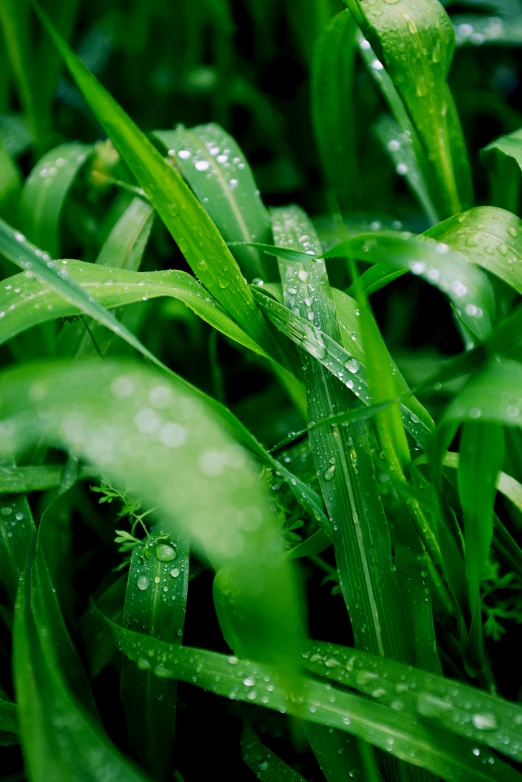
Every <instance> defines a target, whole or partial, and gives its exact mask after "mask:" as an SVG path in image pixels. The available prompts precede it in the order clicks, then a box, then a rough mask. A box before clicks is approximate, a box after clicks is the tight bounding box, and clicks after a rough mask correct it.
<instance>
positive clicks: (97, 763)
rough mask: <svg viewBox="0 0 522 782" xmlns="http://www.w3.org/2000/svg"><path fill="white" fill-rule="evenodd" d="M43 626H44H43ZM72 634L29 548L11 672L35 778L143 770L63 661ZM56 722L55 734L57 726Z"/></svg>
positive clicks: (133, 775)
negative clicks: (113, 737)
mask: <svg viewBox="0 0 522 782" xmlns="http://www.w3.org/2000/svg"><path fill="white" fill-rule="evenodd" d="M42 630H43V632H42ZM68 645H70V640H69V637H68V635H67V631H66V629H65V625H64V624H63V620H62V618H61V615H60V612H59V608H58V604H57V602H56V596H55V595H54V592H53V590H52V585H51V582H50V579H49V574H48V572H47V570H46V568H45V563H44V561H43V558H42V556H41V552H40V551H39V552H38V553H37V556H36V559H35V551H34V546H33V547H32V549H30V551H29V555H28V562H27V566H26V568H25V572H24V576H23V582H22V585H21V587H20V590H19V593H18V599H17V605H16V612H15V627H14V678H15V687H16V697H17V703H18V714H19V725H20V736H21V740H22V748H23V752H24V758H25V762H26V764H27V767H28V770H29V774H30V776H31V779H32V780H35V782H40V780H41V781H42V782H43V780H58V779H70V780H71V781H72V782H76V780H78V782H79V781H80V780H83V781H84V782H89V781H90V780H92V782H94V780H100V781H101V782H107V781H108V780H109V779H113V780H114V779H117V780H122V782H139V781H140V780H144V776H143V775H142V774H141V773H140V772H139V771H138V769H136V768H134V767H133V766H131V764H130V763H129V762H128V761H127V760H126V759H125V758H124V757H123V756H122V755H120V753H119V752H118V751H117V750H116V748H115V747H114V746H113V745H112V744H111V743H110V741H109V740H108V737H107V735H106V734H105V733H104V731H103V729H102V728H101V726H100V724H99V722H98V720H97V718H96V717H95V716H93V715H92V713H90V708H89V707H88V705H86V704H85V703H82V702H81V701H78V700H77V697H76V696H75V694H74V693H73V691H71V688H70V671H68V670H67V669H64V668H63V667H62V659H61V657H60V654H62V656H63V648H64V646H68ZM57 725H60V738H59V740H58V737H57V731H56V727H55V726H57Z"/></svg>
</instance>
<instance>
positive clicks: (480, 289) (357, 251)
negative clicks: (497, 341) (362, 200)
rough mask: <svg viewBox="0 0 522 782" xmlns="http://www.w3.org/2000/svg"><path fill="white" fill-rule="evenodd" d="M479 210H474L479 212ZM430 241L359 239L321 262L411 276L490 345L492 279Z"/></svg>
mask: <svg viewBox="0 0 522 782" xmlns="http://www.w3.org/2000/svg"><path fill="white" fill-rule="evenodd" d="M473 211H474V210H470V212H473ZM429 233H430V235H421V236H416V235H412V234H411V233H409V232H404V233H399V232H384V231H375V232H374V233H366V234H359V235H357V236H352V237H350V238H349V239H344V240H343V241H341V242H339V244H336V245H334V246H333V247H331V248H330V249H329V250H327V251H326V252H324V253H321V252H318V253H317V257H318V258H344V257H346V258H357V259H360V260H363V261H366V262H367V263H374V264H379V265H381V264H383V263H385V264H387V265H388V266H394V267H397V268H399V269H404V270H409V271H411V272H412V274H415V275H416V276H420V277H422V278H423V279H425V280H426V282H429V283H430V284H431V285H435V287H437V288H439V290H441V291H442V292H443V293H445V294H446V295H447V296H448V298H449V299H450V300H451V301H452V303H453V305H454V307H455V311H456V313H457V315H458V316H459V318H460V320H461V321H462V322H463V323H464V324H465V325H466V326H467V328H468V329H469V331H470V332H471V333H472V334H476V335H477V336H478V337H479V338H480V339H484V338H485V337H486V336H487V335H488V334H489V332H490V331H491V329H492V325H493V321H494V315H495V299H494V294H493V289H492V287H491V283H490V282H489V280H488V278H487V276H486V275H485V274H484V273H483V272H482V271H481V270H480V269H477V268H476V266H475V265H474V264H472V263H470V262H469V259H468V258H467V257H466V256H465V255H464V254H463V253H462V252H459V251H458V250H452V248H451V247H450V246H449V245H448V244H445V243H444V242H436V241H435V239H434V238H432V236H431V231H430V232H429ZM255 246H259V247H263V248H264V249H265V250H266V251H267V252H271V253H272V254H273V255H276V256H277V257H278V258H281V259H282V260H286V261H293V262H299V261H302V262H304V261H305V260H306V256H307V255H308V254H309V253H306V252H303V251H298V250H293V249H289V248H280V247H270V246H268V245H255Z"/></svg>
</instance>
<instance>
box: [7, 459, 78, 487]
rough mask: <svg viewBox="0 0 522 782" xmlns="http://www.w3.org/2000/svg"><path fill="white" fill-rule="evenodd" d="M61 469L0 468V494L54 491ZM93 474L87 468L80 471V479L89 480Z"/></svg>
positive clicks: (47, 466) (56, 466)
mask: <svg viewBox="0 0 522 782" xmlns="http://www.w3.org/2000/svg"><path fill="white" fill-rule="evenodd" d="M62 472H63V467H62V466H61V465H59V464H56V465H39V466H28V467H7V466H4V465H2V466H0V494H28V493H29V492H32V491H45V490H46V489H55V488H56V487H57V486H58V485H59V484H60V478H61V475H62ZM92 475H93V472H92V470H91V469H90V468H88V467H83V468H81V469H80V473H79V477H80V478H90V477H91V476H92Z"/></svg>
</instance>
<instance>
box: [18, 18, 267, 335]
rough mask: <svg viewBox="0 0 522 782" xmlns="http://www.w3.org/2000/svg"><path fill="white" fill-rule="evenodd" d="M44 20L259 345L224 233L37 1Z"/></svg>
mask: <svg viewBox="0 0 522 782" xmlns="http://www.w3.org/2000/svg"><path fill="white" fill-rule="evenodd" d="M34 7H35V9H36V11H37V13H38V15H39V17H40V19H41V21H42V24H44V26H45V28H46V30H47V32H48V33H49V35H50V36H51V38H52V39H53V41H54V43H55V46H56V47H57V49H58V50H59V52H60V53H61V55H62V57H63V58H64V60H65V64H66V66H67V68H68V69H69V71H70V73H71V75H72V76H73V78H74V80H75V81H76V83H77V85H78V88H79V89H80V91H81V92H82V94H83V96H84V97H85V99H86V101H87V103H88V104H89V106H90V108H91V110H92V111H93V112H94V114H95V116H96V118H97V119H98V121H99V123H100V125H101V126H102V127H103V128H104V130H105V131H106V133H107V135H108V136H109V138H110V139H111V141H112V142H113V144H114V146H115V147H116V149H117V150H118V151H119V153H120V155H121V156H122V158H123V160H124V161H125V162H126V163H127V165H128V166H129V168H130V169H131V171H132V173H133V174H134V176H135V178H136V180H137V182H138V184H139V186H140V187H141V188H143V190H144V191H145V193H146V195H147V197H148V198H149V200H150V202H151V204H152V205H153V207H154V209H155V210H156V211H157V212H158V214H159V216H160V217H161V219H162V220H163V222H164V223H165V225H166V227H167V229H168V230H169V232H170V233H171V234H172V236H173V237H174V239H175V241H176V242H177V244H178V246H179V248H180V250H181V252H182V253H183V254H184V256H185V258H186V260H187V263H188V264H189V265H190V266H191V268H192V270H193V271H194V273H195V274H197V276H198V277H199V278H200V279H201V281H202V283H203V284H204V285H205V287H206V288H208V290H209V291H210V292H211V293H212V295H213V296H214V297H215V298H216V299H217V300H218V301H219V302H220V304H221V305H222V306H223V307H224V309H225V310H226V311H227V312H228V313H229V314H230V316H231V317H233V318H234V319H235V320H236V321H237V323H238V324H239V325H240V326H242V327H243V328H244V330H245V331H246V332H247V333H248V334H249V335H250V336H252V337H253V338H254V339H255V340H256V341H258V342H259V343H260V344H262V346H263V344H264V345H267V344H268V345H270V344H271V338H270V335H269V333H268V329H267V325H266V323H265V321H264V320H263V317H262V315H261V313H260V312H259V311H258V309H257V308H256V306H255V304H254V300H253V298H252V294H251V293H250V290H249V288H248V286H247V284H246V283H245V281H244V279H243V276H242V274H241V271H240V269H239V267H238V265H237V263H236V262H235V260H234V258H233V257H232V255H231V253H230V251H229V250H228V248H227V246H226V244H225V242H224V240H223V238H222V236H221V235H220V233H219V231H218V230H217V229H216V227H215V225H214V223H213V222H212V220H211V219H210V217H209V216H208V215H207V213H206V211H205V210H204V208H203V207H202V206H201V204H200V203H199V202H198V200H197V198H196V196H195V195H194V194H193V193H192V191H191V190H190V188H189V187H188V185H186V184H185V183H184V181H183V179H182V177H181V175H180V174H179V173H178V172H177V170H176V169H175V168H174V167H173V166H172V165H171V164H169V162H168V161H167V160H166V159H164V158H163V157H162V156H161V154H160V153H159V152H158V150H157V149H156V148H155V147H154V146H153V145H152V143H151V142H150V141H149V140H148V139H147V137H146V136H145V135H144V134H143V133H142V132H141V130H139V128H138V127H137V126H136V125H135V124H134V122H133V121H132V120H131V119H130V118H129V117H128V116H127V114H126V113H125V112H124V111H123V109H122V108H121V107H120V106H119V105H118V104H117V103H116V101H115V100H114V99H113V98H112V97H111V96H110V95H109V93H108V92H107V91H106V90H105V89H104V88H103V87H102V85H101V84H100V83H99V82H98V81H97V79H96V78H95V77H94V76H93V74H92V73H90V72H89V70H88V69H87V68H86V67H85V66H84V65H83V63H82V62H81V61H80V60H79V59H78V57H77V56H76V55H75V54H74V52H73V51H72V49H70V47H69V46H68V45H67V44H66V42H65V41H64V40H63V38H62V37H61V36H60V35H59V34H58V33H57V31H56V30H55V29H54V27H53V26H52V24H51V22H50V20H49V18H48V17H47V15H46V14H45V13H44V12H43V11H42V9H41V8H40V7H39V6H38V5H37V4H36V3H35V5H34Z"/></svg>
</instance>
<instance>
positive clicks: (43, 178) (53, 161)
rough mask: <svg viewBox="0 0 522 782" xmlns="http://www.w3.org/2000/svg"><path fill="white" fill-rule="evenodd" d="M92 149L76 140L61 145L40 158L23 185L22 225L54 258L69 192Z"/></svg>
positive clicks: (20, 206) (35, 242)
mask: <svg viewBox="0 0 522 782" xmlns="http://www.w3.org/2000/svg"><path fill="white" fill-rule="evenodd" d="M92 150H93V147H91V146H88V145H86V144H80V143H77V142H73V143H70V144H62V145H61V146H60V147H56V149H53V150H52V151H51V152H48V153H47V154H46V155H44V157H43V158H41V160H39V162H38V164H37V165H36V166H35V167H34V168H33V170H32V171H31V173H30V175H29V177H28V178H27V180H26V182H25V184H24V187H23V190H22V194H21V197H20V205H19V221H18V222H19V225H20V228H21V230H22V231H23V232H24V233H25V234H26V235H27V236H28V238H29V241H31V242H32V243H33V244H36V245H38V246H39V247H40V248H41V249H43V250H44V251H45V252H47V253H49V254H50V255H51V256H52V257H53V258H58V257H59V256H60V240H59V237H60V217H61V214H62V210H63V207H64V204H65V200H66V198H67V194H68V192H69V190H70V188H71V186H72V184H73V182H74V180H75V178H76V176H77V174H78V172H79V171H80V169H81V167H82V166H83V165H84V163H85V161H86V160H87V159H88V157H89V155H90V154H91V152H92Z"/></svg>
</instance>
